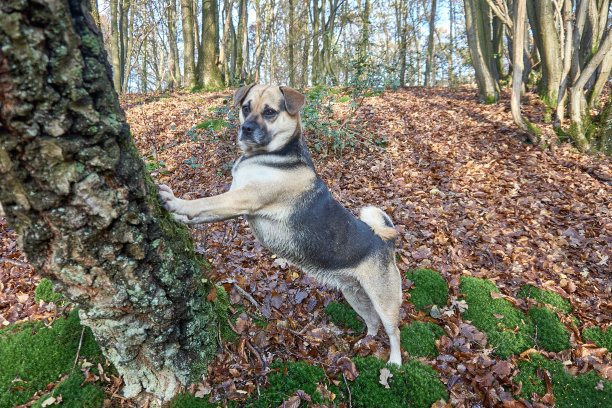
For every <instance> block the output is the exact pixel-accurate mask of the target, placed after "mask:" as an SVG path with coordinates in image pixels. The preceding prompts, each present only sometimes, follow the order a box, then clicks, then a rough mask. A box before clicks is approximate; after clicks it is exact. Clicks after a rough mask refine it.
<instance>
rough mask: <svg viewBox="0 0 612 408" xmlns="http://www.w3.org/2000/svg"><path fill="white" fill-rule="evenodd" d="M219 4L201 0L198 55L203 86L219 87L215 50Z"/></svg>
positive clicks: (214, 0)
mask: <svg viewBox="0 0 612 408" xmlns="http://www.w3.org/2000/svg"><path fill="white" fill-rule="evenodd" d="M218 12H219V4H218V3H217V0H202V41H201V43H200V44H201V46H200V57H199V58H198V59H201V61H202V63H201V64H200V65H201V67H202V71H201V72H200V75H199V77H200V80H201V82H202V85H203V86H204V88H207V89H211V88H221V87H222V86H223V81H222V80H221V71H220V70H219V67H218V66H217V62H216V58H215V50H216V48H217V42H216V41H217V32H218V31H219V25H218V23H219V18H218V16H217V13H218Z"/></svg>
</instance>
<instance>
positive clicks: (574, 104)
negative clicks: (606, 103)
mask: <svg viewBox="0 0 612 408" xmlns="http://www.w3.org/2000/svg"><path fill="white" fill-rule="evenodd" d="M611 50H612V35H611V33H608V35H607V36H605V38H604V40H603V41H602V42H601V43H600V44H599V48H598V49H597V52H596V53H595V55H593V57H592V58H591V59H590V60H589V62H588V63H587V64H586V66H585V67H584V69H583V70H582V72H580V76H579V77H578V79H577V80H576V82H575V83H574V85H573V86H572V88H571V89H570V91H569V96H570V98H569V106H570V119H571V121H572V123H571V125H570V126H571V128H570V137H571V138H572V141H573V142H574V144H575V145H576V147H577V148H578V150H580V151H583V152H584V151H587V150H588V149H589V148H590V144H589V141H588V139H587V138H586V134H585V132H586V129H585V126H584V122H583V120H582V117H583V115H587V114H588V111H586V106H584V87H585V86H586V83H587V81H588V80H589V78H590V77H591V75H593V73H594V72H595V70H596V69H597V67H598V66H599V64H601V62H602V61H603V60H604V58H605V57H606V56H607V55H608V53H609V52H610V51H611Z"/></svg>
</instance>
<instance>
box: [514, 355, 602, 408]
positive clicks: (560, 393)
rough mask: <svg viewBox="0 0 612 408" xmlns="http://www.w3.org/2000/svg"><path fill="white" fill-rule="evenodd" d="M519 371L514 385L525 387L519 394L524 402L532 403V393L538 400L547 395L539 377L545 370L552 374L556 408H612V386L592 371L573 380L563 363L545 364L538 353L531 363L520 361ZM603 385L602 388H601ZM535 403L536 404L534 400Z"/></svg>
mask: <svg viewBox="0 0 612 408" xmlns="http://www.w3.org/2000/svg"><path fill="white" fill-rule="evenodd" d="M518 368H519V370H520V372H519V373H518V375H517V376H516V377H514V379H513V381H514V382H515V383H517V384H518V383H522V384H523V386H522V388H521V393H520V396H521V397H523V398H526V399H532V395H533V393H535V394H537V395H539V396H544V395H545V394H546V382H545V379H544V377H543V376H542V375H540V374H539V373H538V372H539V371H541V369H542V368H543V369H545V370H548V372H549V373H550V376H551V380H552V386H553V395H554V397H555V406H556V407H558V408H570V407H571V408H575V407H585V408H587V407H588V408H591V407H592V408H595V407H609V406H612V382H610V381H608V380H605V379H602V378H601V377H598V376H597V375H596V374H595V373H594V372H592V371H591V372H588V373H586V374H582V375H578V376H576V377H574V376H573V375H571V374H570V373H568V372H567V371H565V369H564V367H563V363H562V362H560V361H549V360H546V359H545V358H544V357H543V356H542V355H540V354H537V353H533V354H531V355H530V359H529V360H528V361H525V360H521V361H519V362H518ZM600 383H601V385H599V386H598V384H600ZM602 386H603V388H602ZM596 387H598V388H602V389H597V388H596ZM533 402H536V401H535V400H533Z"/></svg>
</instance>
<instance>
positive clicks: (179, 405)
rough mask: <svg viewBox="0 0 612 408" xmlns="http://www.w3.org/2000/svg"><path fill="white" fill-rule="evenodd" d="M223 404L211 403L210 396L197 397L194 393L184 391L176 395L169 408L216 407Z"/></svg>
mask: <svg viewBox="0 0 612 408" xmlns="http://www.w3.org/2000/svg"><path fill="white" fill-rule="evenodd" d="M219 406H223V405H222V404H211V403H210V402H208V396H207V397H204V398H196V397H195V396H194V395H193V394H189V393H188V392H184V393H182V394H179V395H177V396H176V397H174V399H173V400H172V402H171V403H170V406H169V408H216V407H219Z"/></svg>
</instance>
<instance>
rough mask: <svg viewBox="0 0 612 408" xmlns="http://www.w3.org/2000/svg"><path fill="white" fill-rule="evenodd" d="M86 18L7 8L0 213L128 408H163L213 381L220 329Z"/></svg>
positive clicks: (68, 8) (67, 8)
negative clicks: (131, 404)
mask: <svg viewBox="0 0 612 408" xmlns="http://www.w3.org/2000/svg"><path fill="white" fill-rule="evenodd" d="M88 12H89V2H88V1H87V0H82V1H68V0H46V1H44V2H40V1H36V2H34V1H31V2H28V1H24V2H14V3H12V4H11V5H8V4H7V3H6V2H3V3H0V26H2V27H11V28H12V29H11V30H0V49H2V54H0V106H1V107H2V108H1V109H0V143H1V144H2V147H3V148H2V149H0V175H1V177H2V180H3V182H2V183H0V202H1V203H2V207H3V208H4V210H5V212H6V216H7V220H8V221H9V223H10V225H11V226H12V227H13V228H14V229H15V230H16V231H17V232H18V234H19V237H20V238H19V243H20V246H21V248H22V250H23V251H24V252H25V253H26V254H27V257H28V260H29V261H30V262H31V263H32V265H33V266H34V268H35V270H36V271H37V273H39V274H40V275H41V276H43V277H46V278H49V279H51V280H52V281H53V282H54V284H55V289H56V290H58V291H60V292H61V293H63V294H64V295H65V296H66V297H67V298H68V299H70V301H71V302H73V303H74V304H76V305H77V306H78V307H79V315H80V317H81V321H82V322H83V323H84V324H85V325H87V326H89V327H91V329H92V331H93V333H94V335H95V337H96V340H97V341H98V343H99V344H100V346H101V348H102V350H103V352H104V354H105V356H106V357H107V358H108V359H109V360H110V361H111V362H112V363H113V364H114V365H115V367H116V368H117V370H118V371H119V374H120V375H122V376H123V381H124V382H125V384H126V385H125V387H124V389H123V393H124V395H125V396H127V397H134V396H138V397H140V398H141V403H140V404H139V405H140V406H145V405H147V404H148V403H147V402H145V401H144V400H145V399H147V398H151V399H152V400H151V401H150V402H151V404H150V406H159V405H160V404H161V402H164V401H168V400H169V399H170V398H172V397H173V396H174V395H176V393H177V392H178V391H179V389H180V387H181V386H186V385H188V383H189V381H190V380H189V379H190V378H201V375H202V374H203V373H204V374H205V373H206V364H207V361H209V359H211V358H212V357H213V355H214V352H215V350H216V348H217V343H216V336H217V334H218V333H217V324H218V322H217V319H216V317H215V312H214V310H215V309H214V306H213V305H212V304H211V303H210V302H208V301H207V300H206V297H207V293H208V291H209V287H208V286H207V284H204V283H202V269H201V266H200V263H199V262H198V260H197V259H196V256H195V252H194V250H193V244H192V241H191V238H190V236H189V232H188V230H187V228H186V227H185V226H183V225H180V224H178V223H177V222H176V221H174V219H173V218H172V216H171V215H170V214H168V213H167V212H166V211H165V210H163V209H162V207H161V205H160V201H159V197H158V194H157V187H156V185H155V184H154V183H153V181H152V180H151V178H150V176H149V175H148V174H147V173H146V172H145V170H144V165H143V163H142V161H141V160H140V158H139V153H138V151H137V150H136V147H135V145H134V143H133V141H132V139H131V136H130V129H129V126H128V125H127V124H126V122H125V117H124V114H123V111H122V110H121V108H120V107H119V103H118V100H117V94H116V92H115V91H114V90H113V86H112V82H111V72H110V69H109V66H108V63H107V59H106V53H105V51H104V47H103V41H102V38H101V36H100V34H99V32H98V31H97V29H96V28H95V23H94V22H93V19H91V18H90V17H89V16H88V15H87V13H88ZM49 44H54V47H49V46H48V45H49ZM58 49H62V50H65V52H61V53H60V52H56V50H58ZM41 56H44V58H43V57H41ZM208 285H210V284H208Z"/></svg>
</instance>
